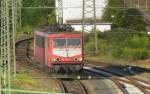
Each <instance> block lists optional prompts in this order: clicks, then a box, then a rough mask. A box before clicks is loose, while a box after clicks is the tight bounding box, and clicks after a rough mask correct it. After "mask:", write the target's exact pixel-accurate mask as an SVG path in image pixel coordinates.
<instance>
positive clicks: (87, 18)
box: [82, 0, 98, 54]
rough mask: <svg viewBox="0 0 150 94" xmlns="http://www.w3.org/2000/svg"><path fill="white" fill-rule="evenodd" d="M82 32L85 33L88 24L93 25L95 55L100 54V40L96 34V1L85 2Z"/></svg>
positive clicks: (87, 0) (85, 0) (84, 0)
mask: <svg viewBox="0 0 150 94" xmlns="http://www.w3.org/2000/svg"><path fill="white" fill-rule="evenodd" d="M82 6H83V7H82V31H83V33H84V31H85V28H86V26H87V25H85V24H86V23H89V24H92V25H93V31H94V33H95V54H97V52H98V40H97V32H96V2H95V0H83V4H82Z"/></svg>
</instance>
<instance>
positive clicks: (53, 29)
mask: <svg viewBox="0 0 150 94" xmlns="http://www.w3.org/2000/svg"><path fill="white" fill-rule="evenodd" d="M38 31H39V32H43V33H45V34H61V33H63V34H64V33H75V34H76V33H77V34H79V33H81V32H79V31H74V29H73V28H72V27H71V25H66V24H63V25H49V26H44V27H42V28H39V29H38Z"/></svg>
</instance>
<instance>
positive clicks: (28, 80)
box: [11, 73, 54, 94]
mask: <svg viewBox="0 0 150 94" xmlns="http://www.w3.org/2000/svg"><path fill="white" fill-rule="evenodd" d="M11 82H12V86H11V88H12V89H20V90H31V91H32V90H33V91H44V92H54V91H53V90H51V89H50V88H49V87H46V86H44V85H43V84H45V83H43V82H42V81H41V79H34V78H33V77H32V76H31V75H30V74H28V73H21V74H17V76H16V77H15V78H14V79H12V80H11ZM13 94H31V93H13Z"/></svg>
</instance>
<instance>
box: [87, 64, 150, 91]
mask: <svg viewBox="0 0 150 94" xmlns="http://www.w3.org/2000/svg"><path fill="white" fill-rule="evenodd" d="M85 69H86V70H88V71H92V72H94V73H96V74H97V75H100V76H103V77H102V78H104V77H105V78H106V79H110V80H112V81H113V82H114V83H115V84H116V85H117V86H118V88H120V90H122V92H123V93H124V94H130V93H129V91H127V90H126V84H130V85H132V86H134V88H136V87H137V88H138V89H139V90H140V91H141V92H143V94H150V92H149V90H150V85H149V84H147V82H145V81H142V80H139V79H137V78H134V77H123V76H124V75H121V74H117V73H114V72H112V71H110V70H109V71H108V70H105V69H102V68H100V67H99V68H97V67H95V68H89V67H85ZM131 94H132V93H131ZM139 94H141V93H139Z"/></svg>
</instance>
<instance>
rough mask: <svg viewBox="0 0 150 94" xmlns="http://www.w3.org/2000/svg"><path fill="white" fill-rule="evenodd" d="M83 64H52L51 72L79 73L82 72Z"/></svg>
mask: <svg viewBox="0 0 150 94" xmlns="http://www.w3.org/2000/svg"><path fill="white" fill-rule="evenodd" d="M82 68H83V64H76V65H73V64H71V65H70V64H65V65H53V72H55V73H62V74H64V73H65V74H72V73H76V74H79V73H81V72H82Z"/></svg>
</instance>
